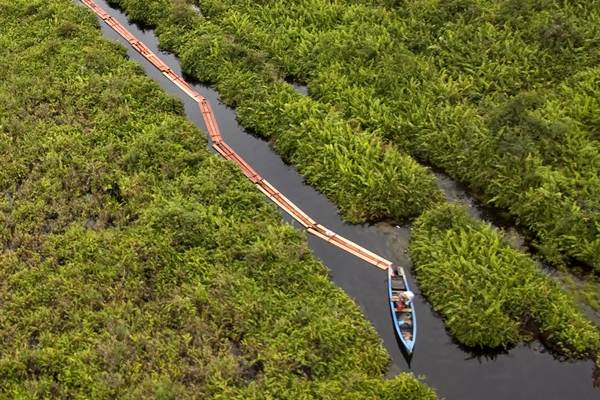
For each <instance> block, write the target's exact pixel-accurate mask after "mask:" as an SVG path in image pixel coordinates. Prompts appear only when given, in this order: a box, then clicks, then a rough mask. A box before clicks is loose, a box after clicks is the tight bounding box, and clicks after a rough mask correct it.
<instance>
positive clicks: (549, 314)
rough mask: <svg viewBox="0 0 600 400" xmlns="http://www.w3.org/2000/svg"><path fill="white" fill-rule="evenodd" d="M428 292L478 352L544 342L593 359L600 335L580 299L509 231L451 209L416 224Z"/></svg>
mask: <svg viewBox="0 0 600 400" xmlns="http://www.w3.org/2000/svg"><path fill="white" fill-rule="evenodd" d="M410 252H411V257H412V259H413V261H414V264H415V271H416V276H417V279H418V281H419V283H420V285H421V290H422V291H423V293H424V294H425V295H426V296H427V297H428V299H429V300H430V301H431V303H432V304H433V307H434V308H435V309H436V310H437V311H438V312H440V313H441V314H442V316H443V317H444V321H445V324H446V326H447V328H448V330H449V331H450V333H451V334H452V335H453V336H454V337H455V338H456V339H457V340H458V341H459V342H460V343H462V344H464V345H465V346H468V347H474V348H498V347H501V348H507V347H510V346H513V345H515V344H517V343H519V342H520V341H522V340H527V339H528V338H530V337H531V332H530V331H528V330H526V329H525V328H526V327H527V325H528V324H529V323H533V324H534V325H535V326H536V327H537V329H538V330H539V332H540V333H541V339H542V340H544V341H545V342H546V343H548V344H549V345H550V346H551V347H553V348H555V349H556V350H558V351H559V352H560V353H561V354H564V355H566V356H569V357H593V356H594V355H596V354H598V352H599V351H600V331H599V330H598V327H596V326H595V325H594V324H593V323H592V322H591V321H589V320H588V319H587V318H585V316H584V315H583V314H582V313H581V312H580V311H579V310H578V308H577V306H576V304H575V302H574V300H573V298H572V297H571V296H569V295H568V294H567V293H566V292H564V291H563V290H562V289H561V288H560V286H559V285H558V284H557V283H556V282H555V281H553V280H552V279H551V278H550V277H548V276H547V275H545V274H544V273H543V272H541V271H540V269H539V267H538V266H537V265H536V263H535V261H534V260H533V259H531V258H530V257H529V256H528V255H527V254H525V253H523V252H521V251H519V250H517V249H515V248H513V247H511V246H510V245H509V243H508V242H507V241H506V240H505V239H504V237H503V234H502V233H501V232H499V231H498V230H496V229H494V228H492V227H491V226H490V225H489V224H487V223H484V222H479V221H475V220H474V219H473V218H472V217H470V216H469V214H468V212H467V211H466V209H464V208H463V207H461V206H458V205H452V204H446V205H443V206H440V207H438V208H435V209H432V210H430V211H428V212H426V213H424V214H423V215H422V216H421V217H420V218H419V219H417V221H416V222H415V225H414V229H413V235H412V239H411V245H410Z"/></svg>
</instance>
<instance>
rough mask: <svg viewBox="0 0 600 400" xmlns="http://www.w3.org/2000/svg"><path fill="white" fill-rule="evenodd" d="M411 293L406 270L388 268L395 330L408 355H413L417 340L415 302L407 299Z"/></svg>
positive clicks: (389, 292)
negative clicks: (408, 293)
mask: <svg viewBox="0 0 600 400" xmlns="http://www.w3.org/2000/svg"><path fill="white" fill-rule="evenodd" d="M409 291H410V288H409V286H408V281H407V279H406V274H405V273H404V269H403V268H402V267H397V269H396V270H394V267H390V268H388V295H389V299H390V308H391V311H392V320H393V322H394V329H395V330H396V334H397V335H398V339H400V341H401V342H402V344H404V348H405V349H406V351H407V353H408V354H409V355H411V354H412V352H413V349H414V347H415V339H416V338H417V319H416V317H415V307H414V304H413V301H410V300H408V299H407V294H406V293H407V292H409ZM411 293H412V292H411Z"/></svg>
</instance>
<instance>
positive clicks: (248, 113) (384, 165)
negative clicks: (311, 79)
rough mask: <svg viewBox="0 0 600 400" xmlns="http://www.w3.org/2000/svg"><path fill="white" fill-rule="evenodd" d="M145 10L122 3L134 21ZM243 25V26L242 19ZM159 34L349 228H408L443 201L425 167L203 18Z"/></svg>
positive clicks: (163, 24) (169, 24)
mask: <svg viewBox="0 0 600 400" xmlns="http://www.w3.org/2000/svg"><path fill="white" fill-rule="evenodd" d="M147 3H148V2H137V1H122V2H118V4H120V6H122V7H123V8H124V9H125V10H126V11H128V12H132V13H134V14H135V15H137V13H138V11H136V10H139V9H142V8H143V7H146V4H147ZM130 10H131V11H130ZM153 22H154V21H153V20H152V19H148V20H146V21H145V23H149V24H150V23H153ZM238 22H239V24H238V25H239V26H243V25H244V23H243V19H242V20H241V21H238ZM157 34H158V37H159V39H160V44H161V46H162V47H163V48H165V49H167V50H169V51H172V52H173V53H175V54H177V55H178V56H179V58H180V60H181V62H182V67H183V69H184V71H185V72H186V73H187V74H189V75H190V76H193V77H194V78H196V79H199V80H200V81H203V82H207V83H211V84H212V85H214V86H215V87H216V88H217V89H218V90H219V94H220V96H221V98H222V99H223V101H224V102H226V103H227V104H228V105H230V106H234V107H236V110H237V114H238V119H239V121H240V123H241V124H242V125H243V126H244V127H245V128H246V129H248V130H250V131H252V132H253V133H256V134H257V135H260V136H263V137H265V138H267V139H270V140H271V141H272V142H273V144H274V146H275V148H276V149H277V150H278V152H279V153H280V154H281V155H282V156H283V157H284V159H286V161H288V162H290V163H291V164H292V165H294V166H295V167H296V168H297V169H298V171H299V172H300V173H301V174H302V175H304V176H305V177H306V180H307V181H308V183H310V184H311V185H312V186H314V187H315V188H317V189H318V190H319V191H321V192H322V193H324V194H326V195H327V196H328V197H329V198H330V199H332V200H333V201H334V202H335V203H336V204H337V205H338V207H339V208H340V211H341V213H342V215H343V216H344V218H345V219H347V220H348V221H351V222H365V221H380V220H395V221H405V220H409V219H412V218H415V217H417V216H418V215H419V214H420V213H421V212H422V211H423V210H425V209H427V207H429V206H430V205H432V204H435V203H437V202H439V201H441V199H442V196H441V193H440V191H439V190H438V189H437V187H436V183H435V179H434V177H433V176H432V175H431V174H430V173H429V171H428V169H427V168H425V167H422V166H420V165H419V164H418V163H417V162H415V160H413V159H412V158H411V157H410V156H408V155H406V154H404V153H402V152H399V151H398V150H397V149H395V148H393V147H391V146H386V145H385V143H384V142H383V141H382V140H381V138H380V137H379V136H378V135H376V134H375V133H374V132H371V131H368V130H363V129H358V128H357V125H356V124H352V123H349V122H348V121H346V120H345V119H344V118H343V116H341V115H340V113H339V112H338V111H336V110H335V109H334V108H332V107H331V106H327V105H324V104H322V103H319V102H317V101H315V100H313V99H311V98H310V97H306V96H303V95H301V94H299V93H296V92H295V91H294V90H293V88H292V87H291V86H290V85H289V84H288V83H286V82H285V81H284V80H283V78H284V76H282V74H281V72H280V71H279V70H278V69H277V68H276V67H274V66H273V64H272V63H269V62H267V60H266V57H265V54H264V52H262V51H261V50H259V49H258V50H257V49H254V48H248V47H246V46H245V45H244V43H243V41H239V40H238V39H237V38H235V37H233V36H231V35H229V34H227V33H225V32H223V30H222V29H221V28H220V27H219V26H217V25H215V24H213V23H212V22H210V21H209V20H207V19H205V18H202V17H200V16H197V17H196V18H195V19H194V21H193V23H188V24H187V25H185V26H182V25H181V24H177V23H176V22H174V21H173V19H172V18H170V17H169V16H166V17H165V18H163V19H162V20H161V21H160V23H158V24H157Z"/></svg>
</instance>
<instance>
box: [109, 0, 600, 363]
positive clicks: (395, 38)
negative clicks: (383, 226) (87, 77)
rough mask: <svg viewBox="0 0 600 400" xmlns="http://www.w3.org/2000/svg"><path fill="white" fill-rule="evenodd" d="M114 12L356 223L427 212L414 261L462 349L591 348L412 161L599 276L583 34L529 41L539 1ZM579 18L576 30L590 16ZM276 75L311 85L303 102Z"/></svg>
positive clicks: (589, 49) (528, 265)
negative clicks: (152, 37) (141, 29)
mask: <svg viewBox="0 0 600 400" xmlns="http://www.w3.org/2000/svg"><path fill="white" fill-rule="evenodd" d="M111 3H113V4H115V5H119V6H120V7H122V8H123V9H124V10H125V11H126V12H127V13H128V14H129V15H130V16H131V17H132V18H133V19H134V20H136V21H138V22H141V23H143V24H145V25H147V26H152V27H156V28H157V34H158V36H159V38H160V40H161V46H163V47H164V48H165V49H167V50H170V51H172V52H174V53H175V54H177V55H178V56H179V58H180V60H181V61H182V64H183V67H184V70H185V71H186V72H187V73H188V74H190V75H191V76H193V77H195V78H197V79H199V80H201V81H203V82H208V83H211V84H213V85H214V86H215V87H216V88H217V89H218V90H219V92H220V94H221V95H222V97H223V98H224V99H225V101H226V102H228V104H229V105H231V106H235V107H236V108H237V112H238V118H239V120H240V122H241V123H242V125H243V126H245V127H246V128H248V129H250V130H252V131H254V132H256V133H257V134H259V135H261V136H263V137H265V138H268V139H270V140H272V141H273V142H274V144H275V147H276V148H277V150H278V151H279V152H280V153H281V154H282V155H283V156H284V157H285V158H286V159H288V160H289V161H291V162H292V163H293V164H294V165H296V166H297V167H298V169H299V171H300V172H301V173H303V174H305V175H306V176H307V179H308V181H309V182H310V183H311V184H313V185H315V186H316V187H317V188H319V189H320V190H322V191H324V192H325V193H326V194H327V195H328V196H330V197H331V198H332V199H333V200H335V201H336V202H337V203H338V204H339V205H340V206H341V208H342V210H343V211H344V212H345V215H346V217H348V218H349V219H350V220H352V221H360V220H364V219H367V220H373V219H377V218H382V219H384V218H391V219H399V218H407V217H408V218H410V217H414V216H416V215H419V213H420V212H421V211H423V210H425V213H424V214H423V215H422V216H421V217H420V218H419V219H418V222H417V223H416V225H415V232H414V238H413V241H412V244H411V253H412V256H413V259H414V261H415V264H416V269H417V274H418V279H419V281H420V282H421V285H422V289H423V292H424V293H425V294H426V295H427V296H428V298H429V300H430V301H431V302H432V304H433V305H434V308H436V309H437V310H438V311H439V312H440V313H441V314H442V315H443V316H444V317H445V322H446V324H447V326H448V329H449V330H450V332H451V333H452V334H453V335H454V336H455V337H456V339H457V340H458V341H459V342H461V343H463V344H464V345H466V346H469V347H478V348H484V347H485V348H489V347H492V348H494V347H504V348H506V347H510V346H512V345H514V344H516V343H518V342H520V341H522V340H526V339H527V338H529V337H531V335H532V334H533V333H532V332H531V327H532V326H535V327H536V328H537V329H539V331H540V333H541V337H542V338H543V339H544V341H545V342H546V343H548V344H549V345H550V346H551V347H553V348H555V349H556V350H557V351H559V352H560V353H562V354H564V355H566V356H569V357H593V356H595V355H596V354H598V353H599V352H600V332H598V329H597V327H596V326H594V324H592V323H591V322H590V321H588V320H587V319H586V318H585V317H584V316H583V315H582V313H581V312H580V311H579V310H578V309H577V307H576V304H575V303H574V301H573V300H572V299H571V298H569V296H568V295H567V294H566V293H565V292H564V291H563V289H562V288H561V287H559V285H558V284H557V283H555V282H554V280H552V279H551V278H549V277H548V276H546V275H545V274H543V273H542V272H540V271H539V268H538V267H537V265H536V263H535V261H534V260H533V259H532V258H531V257H530V256H528V255H526V254H525V253H523V252H520V251H518V250H515V249H513V248H511V247H510V246H509V245H508V243H506V242H505V240H504V239H503V237H502V234H501V233H500V232H497V231H495V230H493V229H492V228H490V227H489V226H487V225H485V224H483V223H478V222H475V221H474V220H472V219H471V218H469V217H468V216H467V215H466V214H465V212H464V211H462V210H460V209H457V208H456V207H455V206H451V205H447V204H446V205H440V203H441V202H440V200H439V194H438V193H437V192H436V191H434V190H432V189H431V184H430V182H431V177H430V176H429V175H425V174H424V172H422V171H423V170H420V169H419V168H418V166H417V165H416V164H415V163H414V161H412V159H410V158H409V157H408V156H406V155H405V154H404V152H407V153H410V154H412V155H413V156H415V157H417V158H419V159H423V160H426V161H428V162H431V163H433V164H435V165H436V166H439V167H442V168H444V169H445V170H446V171H449V172H450V173H451V174H452V175H453V176H454V177H457V178H459V179H460V180H462V181H464V182H467V183H468V184H469V185H470V186H471V187H472V188H473V189H475V190H476V191H477V192H478V193H479V194H480V195H481V196H482V197H484V198H485V199H487V200H488V201H489V202H491V203H493V204H494V205H496V206H499V207H502V208H504V209H507V210H509V211H510V212H511V213H512V215H513V216H515V217H516V218H517V220H518V221H519V223H520V224H521V225H522V226H525V227H527V228H528V229H530V231H531V232H532V233H533V234H535V235H536V237H537V239H538V242H537V245H538V246H539V247H540V249H541V250H542V253H543V254H544V255H545V256H546V257H547V259H549V260H551V261H554V262H556V263H557V264H559V263H561V262H562V261H563V260H564V259H565V258H566V257H574V258H577V259H578V260H580V261H583V262H585V263H587V264H588V265H591V266H594V267H597V266H600V264H598V261H599V259H598V258H597V257H598V254H600V251H597V250H599V249H598V248H599V244H600V241H599V240H600V239H599V237H600V235H599V234H598V233H599V229H600V228H599V227H600V203H599V201H600V196H598V194H600V181H599V180H598V179H599V178H598V176H597V171H598V170H599V168H598V167H600V158H599V155H598V141H597V139H598V137H597V135H596V134H595V133H594V132H596V131H594V129H596V128H594V124H596V123H597V119H595V118H596V117H595V112H594V111H595V110H597V108H598V104H597V101H596V100H595V97H594V96H595V94H596V93H597V88H596V86H595V82H597V76H598V74H597V71H596V70H595V69H594V67H593V65H594V60H596V59H597V58H596V56H597V54H596V52H595V48H594V47H593V44H592V43H591V42H590V40H589V38H590V37H591V36H593V35H592V33H591V32H587V33H585V34H584V35H583V36H581V41H577V42H576V43H575V42H570V41H569V40H570V39H569V36H568V34H567V33H565V35H567V36H564V37H563V33H561V31H560V29H562V28H564V26H563V25H561V24H560V23H559V24H558V25H557V26H554V25H552V24H551V23H550V22H549V21H548V20H547V19H546V20H543V18H542V20H536V23H537V24H538V25H537V27H538V28H539V27H540V26H541V25H540V24H542V25H543V24H544V23H548V24H550V25H548V30H547V31H544V32H546V33H544V34H543V35H542V36H543V37H538V36H536V38H537V39H535V40H538V39H539V42H540V43H538V44H535V43H537V42H535V40H534V39H533V38H528V39H527V40H526V39H525V38H524V37H521V36H519V35H521V34H522V32H521V31H520V29H522V28H523V29H524V28H527V29H530V28H531V18H533V19H536V18H541V17H543V16H544V15H546V14H544V12H543V11H541V10H537V9H535V7H534V5H532V4H533V2H531V4H530V3H527V2H526V3H524V4H525V5H519V4H517V3H514V2H508V1H506V2H500V3H498V4H496V3H494V4H492V2H489V1H483V0H482V1H480V2H475V1H468V0H465V1H460V0H459V1H453V2H438V1H425V2H423V1H418V2H417V1H405V2H402V5H401V6H400V5H398V7H397V8H396V7H395V6H396V4H395V3H396V2H373V1H368V2H367V1H330V2H324V1H319V0H312V1H298V2H285V1H280V0H270V1H261V2H256V1H245V0H242V1H232V0H225V1H222V0H219V1H216V0H203V1H201V2H195V4H197V5H198V6H199V8H200V13H201V15H199V14H198V13H196V12H195V11H193V10H192V8H191V7H189V5H188V3H191V2H186V1H167V0H163V1H158V0H157V1H150V2H148V1H141V0H113V1H111ZM549 3H550V2H549ZM511 4H512V5H511ZM510 7H517V8H519V7H525V8H528V7H529V8H531V10H530V11H531V13H533V14H535V15H537V16H531V15H529V14H528V13H527V12H524V11H523V10H512V11H511V10H510V9H509V8H510ZM585 7H587V5H586V6H585ZM480 8H481V10H480ZM563 8H565V9H566V8H568V7H567V6H564V7H563ZM147 9H151V10H154V11H153V12H151V13H146V12H145V10H147ZM478 10H479V11H478ZM480 11H481V12H480ZM559 11H560V12H565V13H567V12H570V13H574V12H575V11H573V10H570V9H569V10H566V11H565V10H563V9H562V8H560V9H559ZM588 11H589V12H588V13H587V15H586V16H584V17H582V18H586V19H588V20H593V19H594V18H596V17H597V13H596V12H595V10H592V9H591V7H590V9H589V10H588ZM507 13H508V14H507ZM510 13H513V14H510ZM516 14H519V15H521V14H522V17H519V18H516V19H515V20H514V21H513V20H512V17H511V15H516ZM500 16H503V17H502V18H504V19H502V20H501V19H498V18H500ZM494 18H496V19H494ZM559 18H560V17H559ZM488 20H489V21H488ZM486 21H487V22H486ZM544 21H545V22H544ZM515 24H517V25H518V26H517V25H515ZM538 28H535V29H538ZM539 29H542V28H539ZM553 29H555V30H556V32H555V31H553ZM565 29H566V28H565ZM569 29H570V28H569ZM590 29H592V30H593V29H595V28H590ZM540 32H541V31H540ZM530 33H531V32H530ZM544 35H549V36H548V38H546V39H544V37H545V36H544ZM552 37H555V39H556V40H558V41H560V40H563V39H564V41H565V42H566V43H568V44H569V45H568V46H564V49H563V48H562V47H561V45H556V46H554V45H550V44H549V41H551V40H554V39H552ZM544 40H546V42H544ZM530 42H531V43H530ZM533 42H535V43H533ZM542 42H543V43H542ZM546 45H547V46H546ZM535 46H537V47H535ZM544 46H546V47H544ZM582 49H584V50H582ZM559 53H560V54H559ZM540 57H541V60H538V58H540ZM557 57H559V58H560V60H562V61H561V62H563V63H562V64H560V63H559V65H553V66H552V65H550V64H551V63H552V62H554V61H555V59H556V58H557ZM569 57H571V59H573V57H575V58H582V60H580V61H581V62H580V63H579V64H574V63H572V62H567V61H565V60H566V59H568V58H569ZM538 61H540V62H539V63H538ZM576 66H577V68H579V69H580V70H577V71H573V70H572V69H573V68H575V67H576ZM550 67H551V68H550ZM561 68H562V69H561ZM284 78H286V79H288V80H295V81H300V82H305V83H307V84H308V85H309V91H310V93H311V97H310V98H307V97H304V96H301V95H300V94H298V93H296V92H294V91H293V90H292V88H291V86H290V85H289V84H286V83H285V82H284V80H283V79H284ZM566 104H568V105H569V106H568V107H565V105H566ZM332 107H333V108H332ZM565 110H568V111H565ZM386 157H389V158H386ZM387 171H390V172H389V173H388V172H387ZM380 173H381V174H380ZM394 177H395V178H396V179H399V180H393V179H392V178H394ZM406 182H409V184H407V183H406ZM419 182H422V183H423V185H424V189H423V188H418V186H419ZM400 188H401V189H402V190H400V192H398V190H399V189H400ZM427 196H431V198H429V199H426V198H427Z"/></svg>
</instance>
